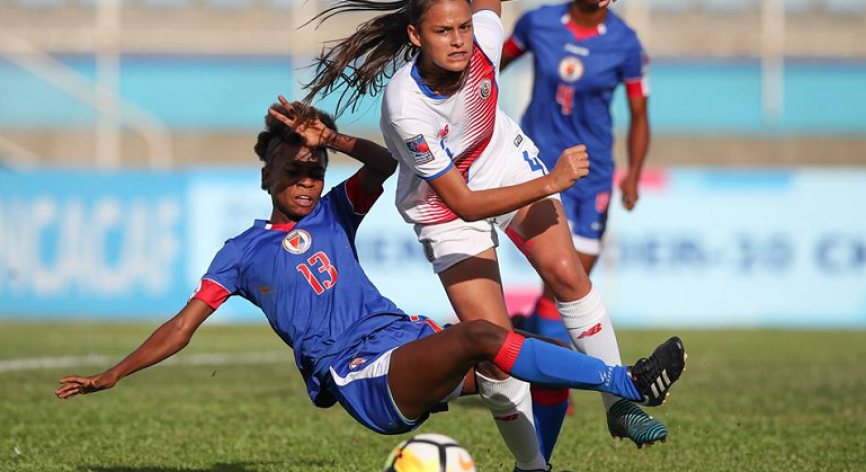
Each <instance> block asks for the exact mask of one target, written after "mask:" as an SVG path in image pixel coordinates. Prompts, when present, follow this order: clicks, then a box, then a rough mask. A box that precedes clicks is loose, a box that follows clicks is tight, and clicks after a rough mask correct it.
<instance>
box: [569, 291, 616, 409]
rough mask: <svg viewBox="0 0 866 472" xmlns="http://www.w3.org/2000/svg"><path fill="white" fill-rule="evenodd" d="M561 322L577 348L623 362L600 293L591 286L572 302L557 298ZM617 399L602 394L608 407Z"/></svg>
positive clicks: (590, 353) (608, 361)
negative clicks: (584, 294) (584, 293)
mask: <svg viewBox="0 0 866 472" xmlns="http://www.w3.org/2000/svg"><path fill="white" fill-rule="evenodd" d="M556 308H557V309H558V310H559V314H560V315H561V316H562V322H563V323H564V324H565V329H566V330H567V331H568V335H569V337H570V338H571V342H572V343H573V344H574V347H576V348H577V350H578V351H580V352H582V353H584V354H586V355H589V356H593V357H597V358H599V359H601V360H602V361H604V363H605V364H607V365H622V360H621V359H620V357H619V345H618V344H617V342H616V333H615V332H614V330H613V324H612V323H611V322H610V318H608V316H607V309H605V307H604V303H602V301H601V294H599V293H598V291H597V290H596V289H595V287H592V288H591V289H590V290H589V293H588V294H586V296H584V297H583V298H581V299H580V300H576V301H573V302H560V301H559V300H557V301H556ZM618 400H619V397H615V396H613V395H610V394H608V393H602V394H601V401H602V402H604V407H605V409H610V407H611V406H613V404H614V403H616V402H617V401H618Z"/></svg>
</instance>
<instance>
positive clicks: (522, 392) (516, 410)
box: [475, 372, 547, 470]
mask: <svg viewBox="0 0 866 472" xmlns="http://www.w3.org/2000/svg"><path fill="white" fill-rule="evenodd" d="M475 377H476V379H477V386H478V394H479V395H481V399H482V400H483V401H484V404H485V405H487V407H488V408H490V413H492V414H493V418H494V419H495V420H496V426H497V427H498V428H499V434H500V435H501V436H502V439H503V440H504V441H505V444H506V445H507V446H508V449H509V450H510V451H511V454H512V455H514V459H515V460H516V462H517V468H519V469H522V470H545V469H547V461H545V460H544V456H542V455H541V449H540V448H539V446H538V437H537V436H536V434H535V422H534V420H533V416H532V397H531V396H530V394H529V384H528V383H526V382H523V381H522V380H518V379H515V378H514V377H509V378H507V379H505V380H494V379H491V378H488V377H485V376H483V375H481V374H479V373H478V372H475Z"/></svg>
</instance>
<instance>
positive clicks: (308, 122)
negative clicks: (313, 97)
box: [268, 95, 336, 148]
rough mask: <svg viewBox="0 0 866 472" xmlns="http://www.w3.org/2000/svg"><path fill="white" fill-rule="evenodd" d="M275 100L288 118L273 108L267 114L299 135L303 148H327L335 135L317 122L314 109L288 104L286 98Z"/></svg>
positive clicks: (299, 103) (316, 114)
mask: <svg viewBox="0 0 866 472" xmlns="http://www.w3.org/2000/svg"><path fill="white" fill-rule="evenodd" d="M277 98H278V99H279V100H280V103H282V104H283V106H284V107H286V110H287V111H288V112H289V116H286V115H283V114H282V113H280V112H278V111H277V110H274V109H273V108H271V109H269V110H268V113H269V114H270V115H271V116H273V117H274V118H276V119H278V120H280V121H282V122H283V123H284V124H285V125H286V126H288V127H289V128H291V129H292V130H293V131H294V132H296V133H298V134H299V135H301V138H302V139H303V140H304V146H307V147H308V148H317V147H328V146H329V145H330V144H331V143H332V142H333V140H334V138H335V137H336V133H334V130H332V129H331V128H328V127H327V126H325V125H324V124H323V123H322V122H321V121H320V120H319V115H318V113H316V109H315V108H311V107H305V106H304V104H302V103H301V102H298V101H295V102H293V103H289V102H288V100H286V97H284V96H282V95H280V96H279V97H277Z"/></svg>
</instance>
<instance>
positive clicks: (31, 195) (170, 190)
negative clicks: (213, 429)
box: [0, 167, 866, 327]
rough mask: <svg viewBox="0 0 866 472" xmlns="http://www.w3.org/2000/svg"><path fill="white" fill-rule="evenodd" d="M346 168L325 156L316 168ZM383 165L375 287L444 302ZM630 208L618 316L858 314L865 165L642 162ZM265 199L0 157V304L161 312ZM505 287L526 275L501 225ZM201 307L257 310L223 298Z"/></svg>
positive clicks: (366, 249) (615, 216)
mask: <svg viewBox="0 0 866 472" xmlns="http://www.w3.org/2000/svg"><path fill="white" fill-rule="evenodd" d="M351 172H352V169H350V168H346V167H336V168H333V169H331V170H330V171H329V177H328V180H329V182H328V184H329V185H333V184H335V183H337V182H339V181H340V180H342V179H344V178H346V177H348V176H349V175H350V174H351ZM394 182H395V181H394V180H393V179H392V180H391V181H389V185H388V187H387V188H386V194H385V195H384V196H383V197H382V198H381V200H380V203H379V204H378V205H377V206H376V208H374V210H373V212H371V214H370V215H369V216H368V218H367V221H366V222H365V223H364V225H363V226H362V229H361V232H360V233H359V238H358V248H359V253H360V256H361V261H362V263H363V265H364V266H365V268H366V269H367V271H368V273H369V275H370V277H371V278H372V279H373V281H374V282H375V283H376V284H377V285H378V286H379V288H380V289H381V291H382V292H383V293H384V294H385V295H386V296H389V297H391V298H393V299H394V300H395V302H397V304H398V305H400V306H401V307H403V308H404V309H406V310H407V311H410V312H413V313H419V314H424V315H430V316H433V317H435V318H438V319H445V318H447V317H448V316H449V315H450V314H451V313H452V311H451V309H450V307H449V305H448V302H447V299H446V298H445V295H444V292H443V291H442V289H441V287H440V285H439V281H438V279H437V278H436V277H435V276H434V275H433V273H432V271H431V269H430V267H429V264H428V263H427V262H426V261H425V260H424V258H423V256H422V254H421V250H420V246H419V245H418V243H417V242H416V241H415V235H414V232H413V231H412V229H411V228H410V227H409V226H408V225H406V224H405V223H404V222H403V221H402V219H401V218H400V217H399V215H398V214H397V212H396V210H395V208H394V206H393V203H392V202H393V190H394V189H393V185H394ZM643 188H644V190H643V193H642V200H641V202H640V203H639V206H638V208H637V210H636V211H635V212H633V213H628V214H627V213H625V212H624V211H622V209H621V207H620V206H619V204H618V203H616V202H618V200H617V198H616V196H614V204H613V205H612V209H613V210H612V216H611V220H610V221H611V228H610V232H609V238H608V240H607V247H606V252H605V257H604V258H603V260H602V262H601V264H600V267H599V271H598V273H597V274H596V276H595V277H594V279H595V281H596V283H597V285H598V286H599V287H600V288H601V289H602V292H603V294H604V296H605V300H606V303H607V305H608V308H609V310H610V312H611V314H612V316H614V319H615V320H616V321H617V323H618V324H620V325H623V326H666V325H677V326H683V325H687V326H688V325H694V326H786V327H790V326H795V327H805V326H811V327H845V326H859V327H866V212H864V210H863V207H862V203H861V202H862V201H864V200H866V171H834V170H798V171H790V172H719V171H716V170H713V171H710V170H686V169H674V170H671V171H667V172H658V173H650V174H648V180H647V182H646V183H645V185H644V187H643ZM269 214H270V203H269V201H268V198H267V195H266V194H264V193H263V192H262V191H261V190H259V189H258V172H257V171H256V170H254V169H248V170H238V171H221V172H212V171H207V172H204V171H201V172H199V171H191V172H187V173H172V174H135V173H122V174H114V175H96V174H88V173H65V172H38V173H32V174H10V173H0V317H4V318H28V319H30V318H43V317H57V316H68V315H78V316H84V317H93V318H110V319H122V318H126V317H129V316H133V315H134V316H152V317H163V318H164V317H167V316H170V315H171V314H173V313H174V312H175V311H176V310H177V309H179V308H180V307H181V306H182V305H183V304H184V303H185V301H186V299H187V297H188V296H189V295H190V293H191V292H192V290H193V289H194V288H195V287H196V285H197V280H198V277H200V276H201V274H203V273H204V271H205V269H206V268H207V265H208V264H209V262H210V259H211V257H212V256H213V254H214V253H215V252H216V251H217V250H218V249H219V247H220V246H221V245H222V242H223V241H224V240H225V239H227V238H229V237H232V236H234V235H235V234H237V233H239V232H241V231H243V230H244V229H246V228H247V227H249V226H250V225H251V224H252V221H253V219H255V218H267V216H268V215H269ZM501 240H502V241H503V247H502V250H501V252H500V255H501V259H502V263H501V264H502V272H503V279H504V283H505V287H506V292H507V295H508V298H509V303H510V304H511V306H512V307H513V308H515V309H522V308H525V305H526V304H527V303H529V302H531V300H532V297H534V295H535V294H536V293H537V291H538V281H537V279H536V277H535V275H534V273H533V271H532V269H531V268H530V267H529V266H528V265H527V264H526V262H525V261H524V260H523V257H522V256H521V255H520V254H519V253H518V252H517V251H516V250H515V249H514V248H513V247H511V245H510V243H509V242H508V240H507V238H501ZM215 319H216V320H223V321H250V320H256V321H261V320H263V318H262V317H261V315H259V314H257V312H256V310H255V309H254V307H252V306H251V305H249V304H248V303H246V302H245V301H242V300H236V301H233V302H231V303H230V304H229V305H227V306H226V307H225V308H224V309H221V310H220V313H219V314H218V316H216V317H215Z"/></svg>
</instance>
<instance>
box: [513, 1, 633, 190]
mask: <svg viewBox="0 0 866 472" xmlns="http://www.w3.org/2000/svg"><path fill="white" fill-rule="evenodd" d="M568 9H569V4H565V5H556V6H545V7H541V8H539V9H537V10H533V11H530V12H528V13H526V14H524V15H523V16H522V17H521V18H520V20H519V21H518V22H517V25H516V26H515V28H514V34H513V35H512V36H511V38H509V39H508V41H506V43H505V51H506V53H507V54H509V55H511V56H518V55H520V54H522V53H524V52H527V51H531V52H532V53H533V54H534V56H535V57H534V60H535V63H534V69H535V80H534V83H533V88H532V101H531V102H530V104H529V107H528V108H527V109H526V112H525V113H524V115H523V120H522V121H521V127H522V128H523V130H524V131H526V134H527V135H529V137H530V138H532V140H533V141H535V144H536V145H537V146H538V149H539V150H540V155H541V158H542V160H543V161H544V163H545V164H546V165H547V167H548V168H550V169H552V168H553V167H554V165H555V164H556V160H557V159H559V155H560V154H561V153H562V151H563V150H565V149H567V148H569V147H571V146H574V145H577V144H585V145H586V147H587V151H588V152H589V159H590V163H591V168H590V169H591V170H590V173H589V176H587V177H586V178H584V179H581V180H580V182H578V184H577V185H576V186H575V189H574V190H576V191H578V192H581V193H582V192H592V193H595V192H597V191H599V190H603V189H609V188H610V187H611V182H612V179H613V170H614V161H613V120H612V118H611V114H610V102H611V99H612V97H613V91H614V89H616V87H617V86H618V85H619V84H620V83H625V84H626V87H627V92H628V94H629V96H636V95H638V94H640V95H642V96H647V95H648V93H649V86H648V84H647V83H648V80H647V75H646V65H647V59H646V55H645V54H644V51H643V47H642V46H641V44H640V41H638V38H637V35H636V34H635V32H634V31H632V29H631V28H629V27H628V26H627V25H626V24H625V23H624V22H623V21H622V20H621V19H620V18H619V17H617V16H616V15H615V14H614V13H613V12H612V11H608V14H607V20H606V21H605V22H604V23H603V24H601V25H599V26H598V28H592V29H591V30H587V29H586V28H579V27H577V26H576V25H575V24H574V23H573V22H572V21H571V17H570V15H569V14H568Z"/></svg>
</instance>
